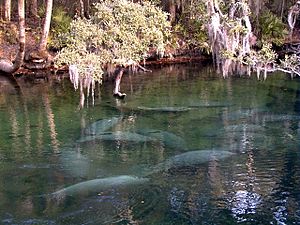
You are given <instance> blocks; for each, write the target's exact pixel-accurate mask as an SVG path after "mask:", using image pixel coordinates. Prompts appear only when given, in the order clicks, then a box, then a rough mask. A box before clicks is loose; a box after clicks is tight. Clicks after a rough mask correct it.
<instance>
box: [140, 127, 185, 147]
mask: <svg viewBox="0 0 300 225" xmlns="http://www.w3.org/2000/svg"><path fill="white" fill-rule="evenodd" d="M136 132H137V133H138V134H142V135H145V136H148V137H151V138H154V139H157V140H158V141H160V142H161V143H162V144H163V145H164V146H165V147H167V148H172V149H180V150H184V149H186V143H185V140H183V139H182V138H181V137H179V136H177V135H175V134H173V133H170V132H168V131H161V130H152V129H140V130H137V131H136Z"/></svg>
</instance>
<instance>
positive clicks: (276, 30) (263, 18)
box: [258, 10, 288, 46]
mask: <svg viewBox="0 0 300 225" xmlns="http://www.w3.org/2000/svg"><path fill="white" fill-rule="evenodd" d="M258 31H259V32H258V33H259V34H258V35H259V36H260V38H259V39H260V44H262V43H263V42H266V41H268V42H272V43H274V44H276V45H279V46H280V45H282V44H283V42H284V39H285V37H286V36H287V35H288V30H287V27H286V24H284V23H283V22H282V21H281V20H280V18H279V17H277V16H276V15H275V14H273V13H272V12H270V11H268V10H266V11H264V13H262V14H261V15H260V17H259V27H258Z"/></svg>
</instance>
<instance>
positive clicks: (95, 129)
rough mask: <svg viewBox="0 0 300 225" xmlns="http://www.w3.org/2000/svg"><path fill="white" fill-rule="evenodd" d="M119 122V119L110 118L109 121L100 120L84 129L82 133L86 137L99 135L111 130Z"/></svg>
mask: <svg viewBox="0 0 300 225" xmlns="http://www.w3.org/2000/svg"><path fill="white" fill-rule="evenodd" d="M120 121H121V118H120V117H112V118H109V119H102V120H98V121H96V122H94V123H92V124H90V125H89V126H87V127H86V128H85V129H84V133H85V134H86V135H98V134H101V133H103V132H105V131H107V130H109V129H111V128H112V127H113V126H115V125H116V124H117V123H119V122H120Z"/></svg>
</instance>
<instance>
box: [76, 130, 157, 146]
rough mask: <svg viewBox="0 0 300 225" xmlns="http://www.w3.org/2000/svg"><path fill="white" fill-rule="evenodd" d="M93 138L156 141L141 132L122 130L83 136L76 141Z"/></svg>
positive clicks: (91, 139)
mask: <svg viewBox="0 0 300 225" xmlns="http://www.w3.org/2000/svg"><path fill="white" fill-rule="evenodd" d="M95 140H103V141H124V142H148V141H156V139H154V138H151V137H147V136H144V135H141V134H137V133H132V132H123V131H115V132H105V133H101V134H98V135H94V136H91V135H89V136H85V137H82V138H80V139H79V140H78V141H77V142H79V143H84V142H89V141H95Z"/></svg>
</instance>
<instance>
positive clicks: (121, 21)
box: [56, 0, 170, 81]
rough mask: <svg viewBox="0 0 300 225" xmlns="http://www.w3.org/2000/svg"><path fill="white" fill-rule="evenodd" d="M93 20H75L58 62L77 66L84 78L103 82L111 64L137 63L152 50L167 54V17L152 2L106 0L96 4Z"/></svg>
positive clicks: (168, 31)
mask: <svg viewBox="0 0 300 225" xmlns="http://www.w3.org/2000/svg"><path fill="white" fill-rule="evenodd" d="M94 7H95V9H94V14H93V15H92V16H91V19H81V18H78V19H75V20H73V21H72V23H71V25H70V31H69V32H68V33H67V35H65V37H66V38H67V39H66V47H65V48H63V49H62V51H61V52H60V53H59V54H58V56H57V58H56V63H57V64H58V65H60V64H64V63H66V64H68V65H72V64H75V65H77V67H78V71H79V74H80V75H81V76H87V75H88V76H90V75H92V76H93V77H94V79H96V80H98V81H100V80H101V78H102V74H103V68H104V67H105V66H106V65H107V64H113V65H123V66H127V65H129V64H135V63H138V62H140V61H141V60H143V59H144V58H146V57H147V53H148V52H149V50H150V49H151V48H153V49H156V51H157V52H158V53H163V52H164V49H165V46H166V44H167V37H168V36H169V34H170V24H169V22H168V21H167V14H166V13H164V12H163V11H161V9H159V8H158V7H155V6H154V5H152V4H151V3H148V2H145V3H143V5H141V4H138V3H133V2H130V1H126V0H119V1H116V0H106V1H100V2H99V3H97V4H95V6H94Z"/></svg>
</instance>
